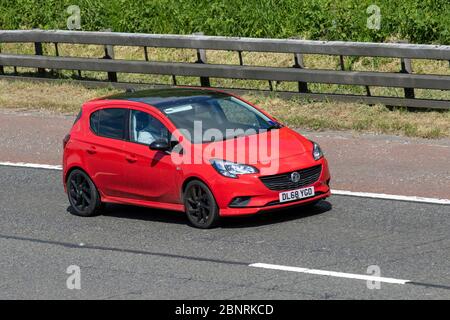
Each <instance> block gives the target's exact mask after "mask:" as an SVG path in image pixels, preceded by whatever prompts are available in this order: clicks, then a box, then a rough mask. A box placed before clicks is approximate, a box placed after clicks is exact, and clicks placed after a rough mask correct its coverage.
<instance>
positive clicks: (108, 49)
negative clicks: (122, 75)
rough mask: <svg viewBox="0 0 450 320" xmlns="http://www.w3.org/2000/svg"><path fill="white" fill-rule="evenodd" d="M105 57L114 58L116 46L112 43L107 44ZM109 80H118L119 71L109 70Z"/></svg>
mask: <svg viewBox="0 0 450 320" xmlns="http://www.w3.org/2000/svg"><path fill="white" fill-rule="evenodd" d="M103 59H114V47H113V46H110V45H106V46H105V55H104V56H103ZM108 80H109V81H110V82H117V73H116V72H108Z"/></svg>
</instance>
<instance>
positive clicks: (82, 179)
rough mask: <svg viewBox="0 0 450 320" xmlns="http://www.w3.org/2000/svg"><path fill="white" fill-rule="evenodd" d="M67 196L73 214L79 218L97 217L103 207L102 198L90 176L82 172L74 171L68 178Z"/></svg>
mask: <svg viewBox="0 0 450 320" xmlns="http://www.w3.org/2000/svg"><path fill="white" fill-rule="evenodd" d="M67 195H68V197H69V202H70V205H71V206H72V213H73V214H75V215H77V216H83V217H90V216H93V215H96V214H97V213H98V211H99V209H100V207H101V201H100V196H99V193H98V191H97V188H96V187H95V185H94V183H93V182H92V180H91V178H89V176H88V175H87V174H86V173H85V172H83V171H81V170H78V169H76V170H73V171H72V172H71V173H70V174H69V177H68V178H67Z"/></svg>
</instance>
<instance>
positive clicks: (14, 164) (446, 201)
mask: <svg viewBox="0 0 450 320" xmlns="http://www.w3.org/2000/svg"><path fill="white" fill-rule="evenodd" d="M0 166H10V167H24V168H34V169H48V170H62V166H60V165H50V164H37V163H25V162H0ZM331 193H332V194H335V195H339V196H352V197H362V198H374V199H385V200H399V201H409V202H422V203H432V204H447V205H450V199H437V198H424V197H416V196H401V195H394V194H384V193H371V192H355V191H347V190H335V189H333V190H331Z"/></svg>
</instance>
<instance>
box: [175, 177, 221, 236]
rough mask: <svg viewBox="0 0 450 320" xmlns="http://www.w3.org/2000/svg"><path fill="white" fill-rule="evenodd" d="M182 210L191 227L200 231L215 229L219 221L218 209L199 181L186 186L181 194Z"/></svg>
mask: <svg viewBox="0 0 450 320" xmlns="http://www.w3.org/2000/svg"><path fill="white" fill-rule="evenodd" d="M183 201H184V208H185V212H186V215H187V217H188V219H189V222H190V223H191V225H192V226H194V227H196V228H200V229H210V228H213V227H215V226H216V225H217V224H218V222H219V220H220V216H219V207H218V206H217V203H216V200H215V199H214V196H213V194H212V192H211V190H209V188H208V187H207V186H206V184H204V183H203V182H201V181H198V180H194V181H191V182H189V183H188V184H187V186H186V189H185V191H184V194H183Z"/></svg>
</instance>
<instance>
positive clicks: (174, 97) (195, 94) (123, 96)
mask: <svg viewBox="0 0 450 320" xmlns="http://www.w3.org/2000/svg"><path fill="white" fill-rule="evenodd" d="M227 96H228V95H227V94H226V93H222V92H218V91H213V90H206V89H200V88H164V89H149V90H141V91H135V92H125V93H120V94H115V95H112V96H108V97H106V98H104V99H107V100H129V101H136V102H142V103H146V104H149V105H152V106H155V107H157V108H159V107H162V106H167V105H170V104H172V103H178V102H182V101H192V100H194V101H195V100H203V99H210V98H220V97H227Z"/></svg>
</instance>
